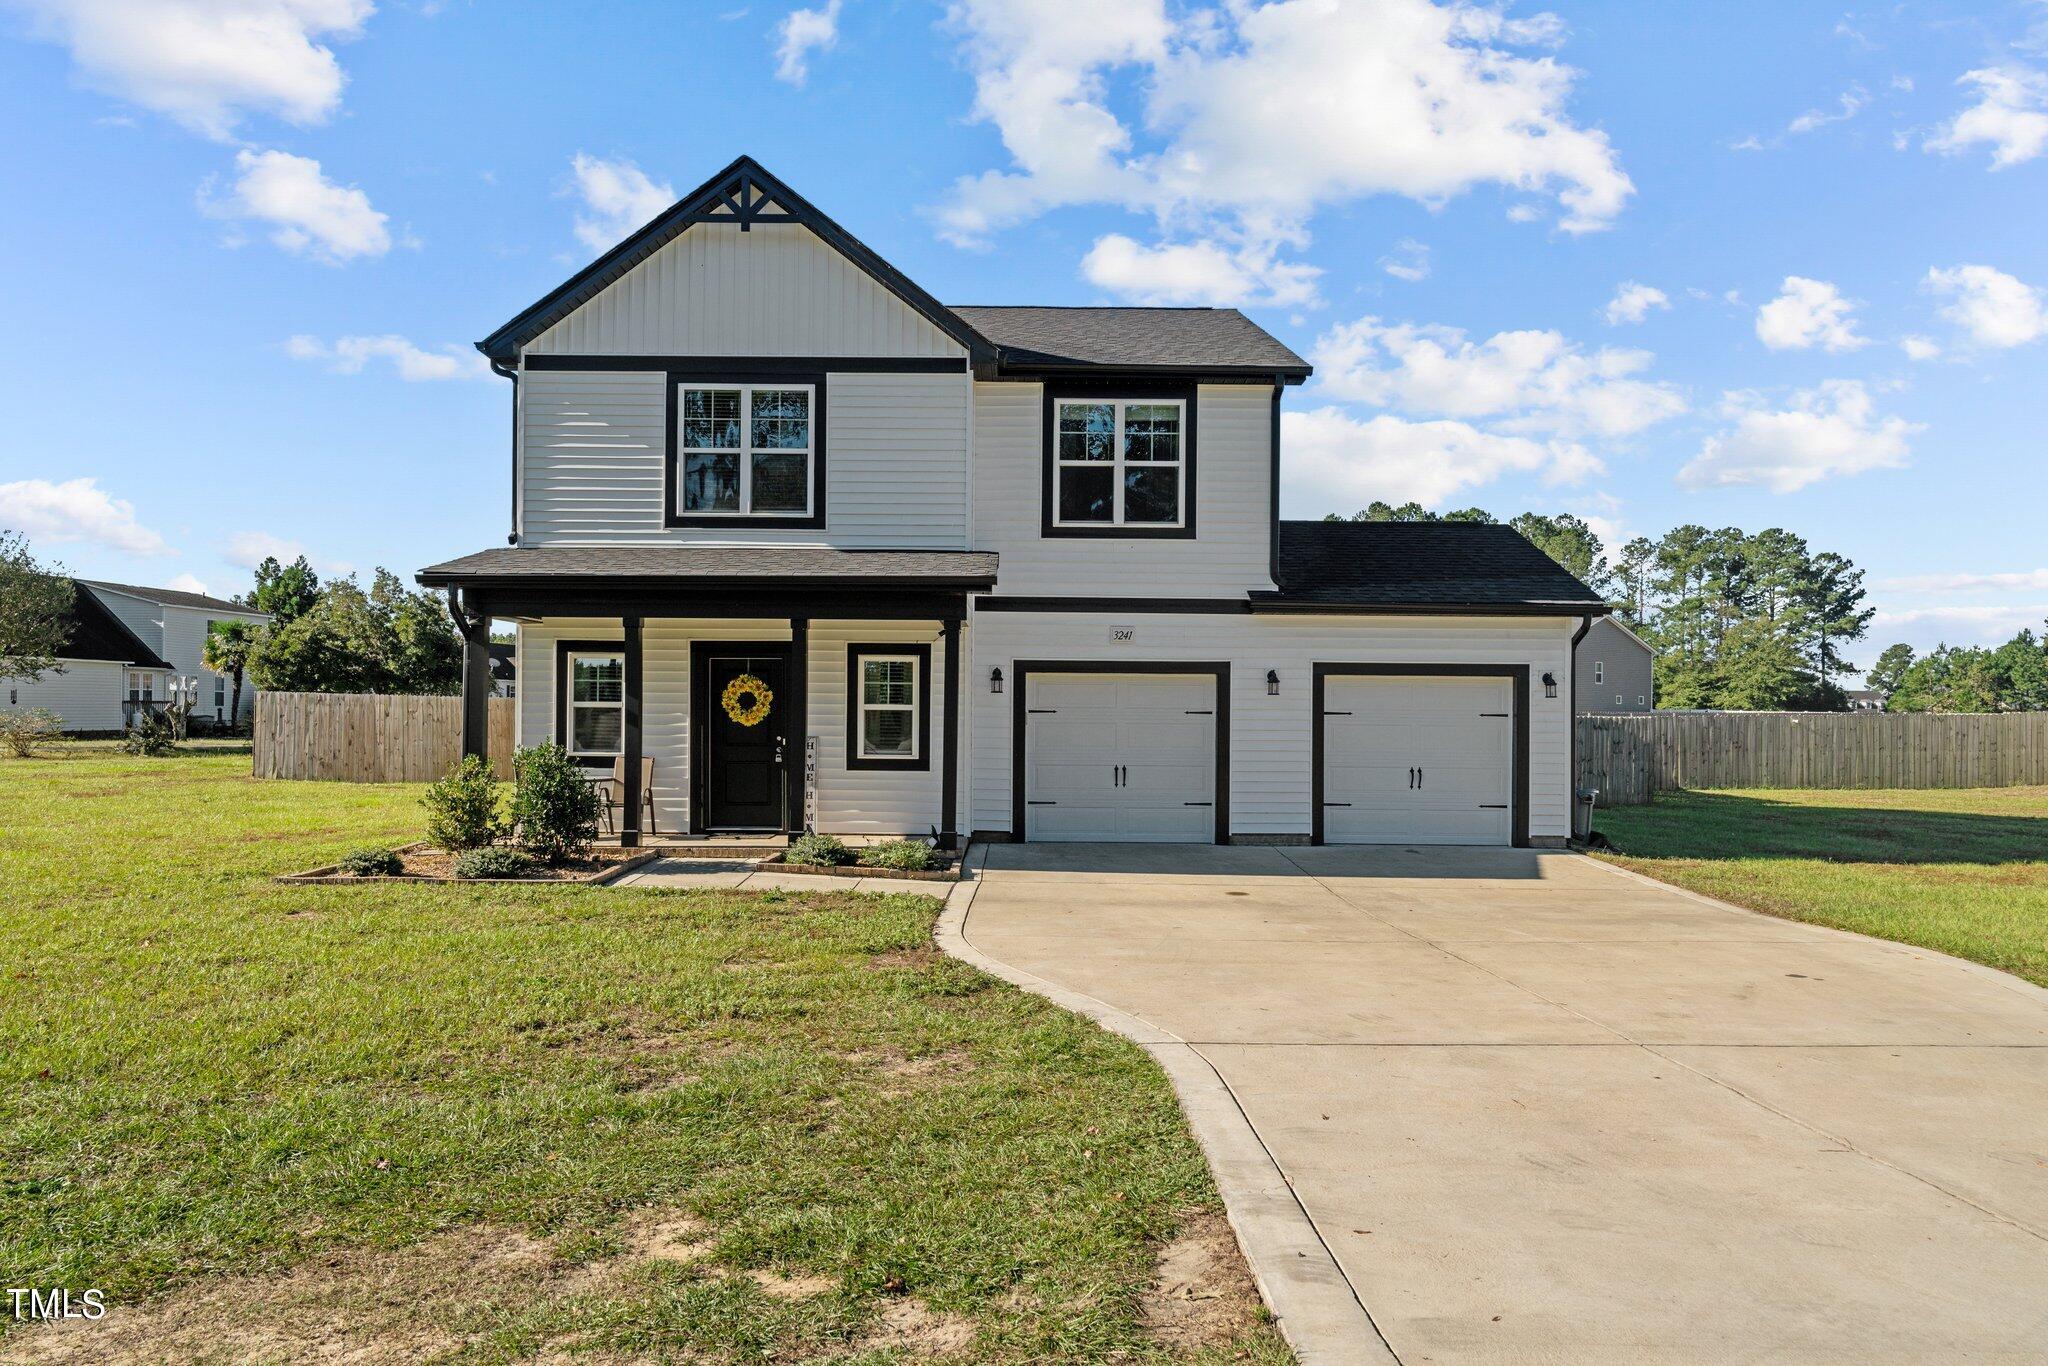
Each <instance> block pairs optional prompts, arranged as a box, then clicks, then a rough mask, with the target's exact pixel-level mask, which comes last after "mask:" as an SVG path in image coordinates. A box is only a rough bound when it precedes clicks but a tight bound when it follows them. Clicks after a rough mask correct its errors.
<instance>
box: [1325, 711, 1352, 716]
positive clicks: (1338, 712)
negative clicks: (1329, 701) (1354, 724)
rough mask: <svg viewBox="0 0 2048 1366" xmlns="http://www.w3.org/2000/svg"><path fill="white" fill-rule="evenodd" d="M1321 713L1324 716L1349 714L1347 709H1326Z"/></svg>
mask: <svg viewBox="0 0 2048 1366" xmlns="http://www.w3.org/2000/svg"><path fill="white" fill-rule="evenodd" d="M1323 715H1325V716H1349V715H1351V713H1350V712H1348V711H1326V712H1324V713H1323Z"/></svg>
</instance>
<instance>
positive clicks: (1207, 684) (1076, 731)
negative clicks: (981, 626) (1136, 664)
mask: <svg viewBox="0 0 2048 1366" xmlns="http://www.w3.org/2000/svg"><path fill="white" fill-rule="evenodd" d="M1024 705H1025V717H1024V719H1025V728H1024V753H1025V785H1024V802H1025V806H1024V827H1025V838H1026V839H1033V840H1121V841H1133V840H1169V841H1183V842H1190V843H1192V842H1197V841H1199V842H1201V843H1208V842H1210V841H1212V840H1214V839H1215V836H1216V681H1215V679H1214V678H1212V677H1210V676H1208V675H1206V674H1187V675H1182V674H1054V673H1046V674H1040V673H1033V674H1032V675H1030V677H1029V679H1028V680H1027V682H1026V685H1025V699H1024Z"/></svg>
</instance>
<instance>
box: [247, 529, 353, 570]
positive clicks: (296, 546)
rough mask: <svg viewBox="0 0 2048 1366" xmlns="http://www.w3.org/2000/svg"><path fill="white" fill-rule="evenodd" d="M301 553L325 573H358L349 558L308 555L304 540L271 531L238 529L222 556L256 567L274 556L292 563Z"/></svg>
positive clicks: (308, 561) (283, 561)
mask: <svg viewBox="0 0 2048 1366" xmlns="http://www.w3.org/2000/svg"><path fill="white" fill-rule="evenodd" d="M301 555H305V556H306V562H307V563H308V564H310V565H312V566H313V568H315V569H317V570H319V571H320V572H321V573H322V574H328V575H335V574H350V573H353V572H355V566H354V565H352V564H350V563H348V562H347V561H346V560H328V559H322V558H320V557H318V556H314V555H310V554H307V551H306V547H305V546H304V545H303V544H301V543H300V542H298V541H293V540H288V539H286V538H285V537H283V536H273V535H271V534H270V533H269V532H267V531H238V532H236V533H235V534H234V535H232V536H230V537H228V546H227V552H226V554H225V555H224V556H223V557H222V558H224V559H225V560H227V562H228V563H229V564H232V565H238V566H240V567H241V568H243V569H254V568H255V567H256V566H257V565H259V564H261V563H263V561H264V560H266V559H272V558H274V559H276V560H277V562H278V563H280V564H290V563H291V562H292V561H293V560H296V559H297V558H299V556H301Z"/></svg>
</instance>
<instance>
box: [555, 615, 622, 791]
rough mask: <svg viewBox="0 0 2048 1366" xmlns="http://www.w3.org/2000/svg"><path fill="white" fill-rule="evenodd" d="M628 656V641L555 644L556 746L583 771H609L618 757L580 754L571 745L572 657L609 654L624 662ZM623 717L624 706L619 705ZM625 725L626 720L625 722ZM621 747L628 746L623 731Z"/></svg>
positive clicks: (562, 641) (566, 641)
mask: <svg viewBox="0 0 2048 1366" xmlns="http://www.w3.org/2000/svg"><path fill="white" fill-rule="evenodd" d="M625 653H626V642H625V640H624V639H623V638H622V639H619V640H557V641H556V642H555V743H556V744H558V745H560V746H561V747H562V752H563V753H564V754H567V755H568V756H569V761H570V762H571V763H574V764H578V765H580V766H582V767H584V768H609V767H610V766H611V764H612V763H613V761H615V760H616V759H617V758H618V757H619V756H618V755H616V754H578V753H576V751H575V750H574V749H573V748H572V747H571V746H570V744H569V656H570V655H582V654H609V655H618V656H620V657H621V658H623V657H624V656H625ZM620 711H621V713H623V712H624V703H623V702H621V704H620ZM622 724H623V720H622ZM619 741H620V744H621V745H623V744H624V743H625V732H624V731H623V730H621V731H620V734H619Z"/></svg>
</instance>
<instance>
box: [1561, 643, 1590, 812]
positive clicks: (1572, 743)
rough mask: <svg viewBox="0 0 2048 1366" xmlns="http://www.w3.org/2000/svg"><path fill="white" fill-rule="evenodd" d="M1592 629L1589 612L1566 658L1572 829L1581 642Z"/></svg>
mask: <svg viewBox="0 0 2048 1366" xmlns="http://www.w3.org/2000/svg"><path fill="white" fill-rule="evenodd" d="M1592 629H1593V614H1592V613H1591V612H1588V613H1586V615H1585V616H1583V617H1580V618H1579V629H1578V630H1576V631H1574V632H1572V645H1571V655H1570V657H1569V658H1568V659H1567V660H1566V663H1568V664H1569V665H1570V666H1571V667H1570V668H1568V669H1566V670H1565V677H1566V678H1567V679H1569V680H1570V683H1571V693H1570V701H1569V702H1567V703H1566V706H1567V707H1568V708H1569V709H1570V714H1569V716H1568V717H1567V718H1566V720H1565V736H1566V741H1565V762H1566V763H1567V764H1569V765H1570V766H1571V786H1570V787H1569V788H1567V789H1566V790H1565V797H1566V799H1567V800H1566V804H1565V811H1566V814H1567V816H1568V818H1569V819H1568V820H1567V826H1568V828H1571V829H1577V828H1578V822H1577V818H1576V816H1575V815H1573V814H1572V813H1575V812H1576V811H1577V810H1578V805H1579V642H1580V641H1582V640H1584V639H1585V638H1586V632H1588V631H1590V630H1592Z"/></svg>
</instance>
